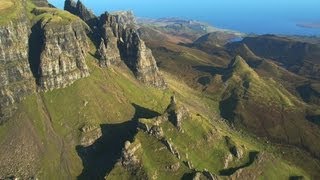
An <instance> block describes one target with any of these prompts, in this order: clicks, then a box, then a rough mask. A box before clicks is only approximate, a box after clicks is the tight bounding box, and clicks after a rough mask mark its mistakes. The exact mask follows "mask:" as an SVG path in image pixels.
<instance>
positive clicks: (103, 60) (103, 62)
mask: <svg viewBox="0 0 320 180" xmlns="http://www.w3.org/2000/svg"><path fill="white" fill-rule="evenodd" d="M96 56H97V57H98V58H99V65H100V67H109V66H111V61H110V58H108V56H107V49H106V45H105V43H104V40H103V39H101V42H100V45H99V48H98V50H97V52H96Z"/></svg>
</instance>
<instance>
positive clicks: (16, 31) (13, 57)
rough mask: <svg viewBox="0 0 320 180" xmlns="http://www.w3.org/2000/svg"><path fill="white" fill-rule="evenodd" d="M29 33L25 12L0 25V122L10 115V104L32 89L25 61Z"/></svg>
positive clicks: (31, 77)
mask: <svg viewBox="0 0 320 180" xmlns="http://www.w3.org/2000/svg"><path fill="white" fill-rule="evenodd" d="M23 2H24V1H22V2H21V3H23ZM29 34H30V30H29V22H28V20H27V19H26V14H25V11H22V13H21V14H20V15H19V17H17V19H14V20H9V21H8V22H7V23H5V24H1V25H0V123H1V121H3V120H4V119H5V118H6V117H8V116H10V114H12V106H13V104H14V103H15V102H19V101H20V100H22V99H23V98H24V97H25V96H26V95H28V94H30V93H31V92H32V91H33V89H34V86H33V83H34V79H33V76H32V73H31V70H30V68H29V62H28V36H29Z"/></svg>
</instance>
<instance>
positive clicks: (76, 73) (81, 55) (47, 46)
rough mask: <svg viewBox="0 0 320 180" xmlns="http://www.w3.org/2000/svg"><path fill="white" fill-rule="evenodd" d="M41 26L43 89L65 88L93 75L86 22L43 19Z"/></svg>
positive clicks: (39, 77)
mask: <svg viewBox="0 0 320 180" xmlns="http://www.w3.org/2000/svg"><path fill="white" fill-rule="evenodd" d="M37 26H38V27H35V28H37V29H38V31H39V33H40V36H41V38H42V39H43V42H42V43H43V44H42V47H41V49H42V51H41V52H40V54H39V56H40V57H39V58H40V59H39V61H40V62H39V67H38V71H37V73H38V74H37V82H38V85H39V86H40V87H41V88H42V89H43V90H53V89H57V88H63V87H66V86H68V85H70V84H72V83H73V82H75V81H76V80H78V79H80V78H83V77H87V76H88V75H89V71H88V67H87V65H86V63H85V56H86V52H87V50H88V43H87V36H86V31H85V26H84V23H82V21H80V20H74V21H69V22H63V23H62V22H59V23H56V22H55V21H53V20H48V21H47V20H42V21H41V22H39V23H38V25H37Z"/></svg>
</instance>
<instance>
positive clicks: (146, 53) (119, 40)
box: [65, 0, 165, 87]
mask: <svg viewBox="0 0 320 180" xmlns="http://www.w3.org/2000/svg"><path fill="white" fill-rule="evenodd" d="M75 4H76V3H75V2H74V1H72V0H71V1H66V3H65V10H67V11H69V12H71V13H73V14H75V15H78V16H79V17H80V18H81V19H83V20H84V21H86V22H87V23H88V25H89V26H90V27H91V29H92V30H93V35H92V37H93V38H94V41H98V42H97V44H98V47H97V49H98V51H97V53H96V54H97V56H98V57H99V58H100V62H99V64H100V66H101V67H110V65H119V64H120V63H124V64H126V65H127V66H128V68H129V69H130V70H131V71H132V72H133V74H134V75H135V76H136V78H137V79H138V80H140V81H141V82H143V83H145V84H147V85H151V86H155V87H165V82H164V80H163V78H162V76H161V75H160V73H159V70H158V67H157V64H156V61H155V59H154V57H153V55H152V52H151V50H150V49H149V48H148V47H146V45H145V43H144V41H143V40H142V39H141V38H140V37H139V35H138V33H137V31H136V21H135V18H134V16H133V14H132V12H116V13H113V14H110V13H108V12H106V13H103V14H102V15H101V16H100V17H97V18H95V17H94V16H93V15H90V13H89V12H90V11H88V10H87V9H86V8H85V7H84V6H83V5H82V6H80V5H78V4H81V2H80V1H78V2H77V5H75ZM80 7H82V8H80ZM81 9H84V10H85V11H84V12H87V13H82V14H81V13H79V12H80V11H81ZM83 14H89V15H85V16H84V15H83ZM103 46H104V47H103Z"/></svg>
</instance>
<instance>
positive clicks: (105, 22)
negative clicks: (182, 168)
mask: <svg viewBox="0 0 320 180" xmlns="http://www.w3.org/2000/svg"><path fill="white" fill-rule="evenodd" d="M122 31H123V26H120V25H119V21H118V20H117V18H116V17H115V16H113V15H111V14H109V13H104V14H102V15H101V16H100V21H99V34H100V35H101V37H102V39H103V40H104V42H105V46H106V47H105V48H106V55H105V56H106V57H107V58H108V61H110V63H111V64H112V65H118V64H119V63H120V62H121V56H120V51H119V48H118V42H119V41H120V39H121V38H120V37H121V33H122Z"/></svg>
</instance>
